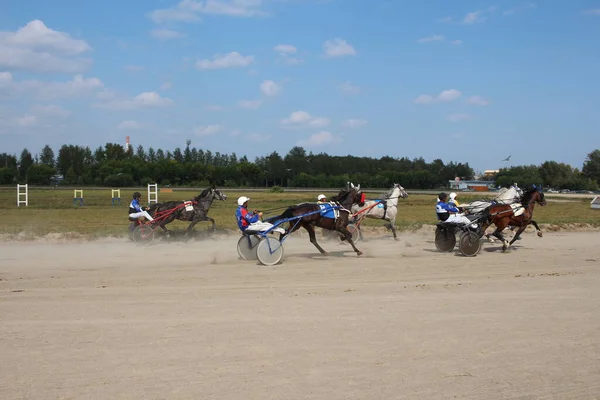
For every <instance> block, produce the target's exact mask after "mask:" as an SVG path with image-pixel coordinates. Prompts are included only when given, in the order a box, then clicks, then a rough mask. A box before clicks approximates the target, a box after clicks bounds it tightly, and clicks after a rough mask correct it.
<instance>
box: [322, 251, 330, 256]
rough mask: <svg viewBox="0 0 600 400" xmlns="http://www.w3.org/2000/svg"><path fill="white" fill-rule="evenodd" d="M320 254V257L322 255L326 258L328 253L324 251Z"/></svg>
mask: <svg viewBox="0 0 600 400" xmlns="http://www.w3.org/2000/svg"><path fill="white" fill-rule="evenodd" d="M321 254H322V255H324V256H328V255H329V253H328V252H326V251H324V252H323V253H321Z"/></svg>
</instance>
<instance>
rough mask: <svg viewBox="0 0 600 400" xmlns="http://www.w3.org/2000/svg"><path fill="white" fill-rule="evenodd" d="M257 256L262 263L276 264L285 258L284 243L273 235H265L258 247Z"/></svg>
mask: <svg viewBox="0 0 600 400" xmlns="http://www.w3.org/2000/svg"><path fill="white" fill-rule="evenodd" d="M256 257H257V258H258V261H259V262H260V263H261V264H262V265H268V266H271V265H275V264H277V263H279V262H280V261H281V260H282V259H283V243H281V242H280V241H279V240H277V239H275V238H273V237H263V238H261V239H260V243H258V246H257V247H256Z"/></svg>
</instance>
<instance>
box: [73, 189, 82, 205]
mask: <svg viewBox="0 0 600 400" xmlns="http://www.w3.org/2000/svg"><path fill="white" fill-rule="evenodd" d="M77 203H79V205H80V206H83V189H75V190H73V205H77Z"/></svg>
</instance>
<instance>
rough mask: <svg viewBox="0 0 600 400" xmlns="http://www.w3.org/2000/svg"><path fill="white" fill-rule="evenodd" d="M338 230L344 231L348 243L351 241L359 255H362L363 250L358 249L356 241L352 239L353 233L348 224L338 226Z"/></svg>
mask: <svg viewBox="0 0 600 400" xmlns="http://www.w3.org/2000/svg"><path fill="white" fill-rule="evenodd" d="M336 231H338V232H340V233H342V234H343V235H344V236H345V237H346V240H347V241H348V243H350V246H352V248H353V249H354V251H355V252H356V255H357V256H362V254H363V252H362V251H360V250H359V249H357V248H356V246H355V245H354V241H353V240H352V233H351V232H350V231H349V230H348V227H347V226H342V225H340V226H337V227H336Z"/></svg>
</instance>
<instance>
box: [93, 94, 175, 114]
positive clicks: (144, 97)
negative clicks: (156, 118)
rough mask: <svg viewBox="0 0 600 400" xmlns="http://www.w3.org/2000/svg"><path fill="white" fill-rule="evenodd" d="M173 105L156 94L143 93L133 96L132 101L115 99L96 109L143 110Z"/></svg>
mask: <svg viewBox="0 0 600 400" xmlns="http://www.w3.org/2000/svg"><path fill="white" fill-rule="evenodd" d="M172 105H173V100H171V99H169V98H166V97H161V96H160V95H159V94H158V93H156V92H144V93H140V94H138V95H137V96H135V97H134V98H133V99H124V100H123V99H115V100H111V101H109V102H107V103H104V104H99V105H98V107H101V108H110V109H113V110H133V109H143V108H163V107H169V106H172Z"/></svg>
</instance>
